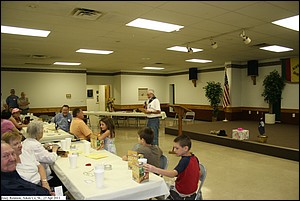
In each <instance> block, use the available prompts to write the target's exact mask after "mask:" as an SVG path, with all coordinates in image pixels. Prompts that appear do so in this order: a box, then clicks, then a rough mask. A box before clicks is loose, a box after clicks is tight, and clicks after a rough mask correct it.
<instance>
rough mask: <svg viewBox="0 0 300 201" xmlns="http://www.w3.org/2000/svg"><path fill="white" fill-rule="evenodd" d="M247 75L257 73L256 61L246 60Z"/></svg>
mask: <svg viewBox="0 0 300 201" xmlns="http://www.w3.org/2000/svg"><path fill="white" fill-rule="evenodd" d="M247 64H248V75H258V61H257V60H250V61H248V63H247Z"/></svg>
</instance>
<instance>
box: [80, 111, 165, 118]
mask: <svg viewBox="0 0 300 201" xmlns="http://www.w3.org/2000/svg"><path fill="white" fill-rule="evenodd" d="M83 114H86V115H97V116H110V117H113V116H117V117H147V114H145V113H143V112H128V111H117V112H107V111H83ZM160 117H161V118H162V119H165V118H167V115H166V113H165V112H164V111H162V112H161V113H160Z"/></svg>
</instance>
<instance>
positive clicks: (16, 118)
mask: <svg viewBox="0 0 300 201" xmlns="http://www.w3.org/2000/svg"><path fill="white" fill-rule="evenodd" d="M11 115H12V116H11V117H10V118H9V120H10V121H11V122H12V123H13V124H14V125H15V127H16V128H17V129H18V130H22V128H23V127H26V126H27V125H25V124H23V123H22V120H21V118H20V115H21V110H20V109H19V108H14V109H12V111H11Z"/></svg>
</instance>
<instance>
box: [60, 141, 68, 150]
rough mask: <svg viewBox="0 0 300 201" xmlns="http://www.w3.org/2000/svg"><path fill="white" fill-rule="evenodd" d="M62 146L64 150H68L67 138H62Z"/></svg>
mask: <svg viewBox="0 0 300 201" xmlns="http://www.w3.org/2000/svg"><path fill="white" fill-rule="evenodd" d="M60 147H61V149H62V150H64V151H66V150H67V141H66V140H61V141H60Z"/></svg>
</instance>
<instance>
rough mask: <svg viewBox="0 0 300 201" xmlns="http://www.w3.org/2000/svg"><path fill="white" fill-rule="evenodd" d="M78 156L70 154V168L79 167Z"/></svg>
mask: <svg viewBox="0 0 300 201" xmlns="http://www.w3.org/2000/svg"><path fill="white" fill-rule="evenodd" d="M77 157H78V155H77V154H69V162H70V168H71V169H74V168H76V167H77Z"/></svg>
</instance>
